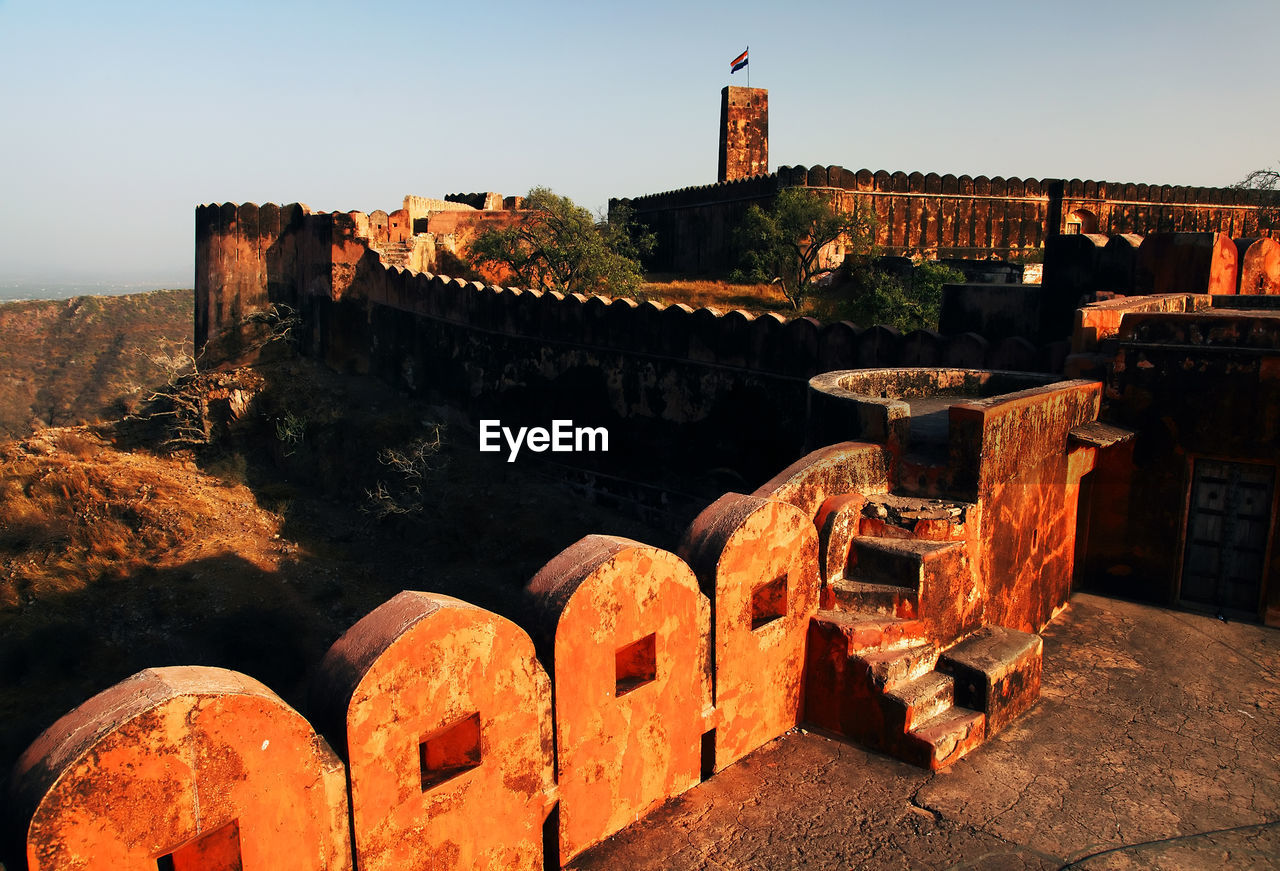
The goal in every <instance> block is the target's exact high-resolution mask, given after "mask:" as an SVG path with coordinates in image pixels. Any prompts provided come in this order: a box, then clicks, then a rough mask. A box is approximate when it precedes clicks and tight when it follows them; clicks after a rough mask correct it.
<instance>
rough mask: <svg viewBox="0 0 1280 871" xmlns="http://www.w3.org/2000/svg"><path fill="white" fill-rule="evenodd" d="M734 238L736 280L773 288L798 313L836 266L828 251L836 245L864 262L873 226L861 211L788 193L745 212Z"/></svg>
mask: <svg viewBox="0 0 1280 871" xmlns="http://www.w3.org/2000/svg"><path fill="white" fill-rule="evenodd" d="M734 238H735V241H736V243H737V247H738V251H739V269H738V271H737V272H736V273H735V278H736V279H738V280H741V281H770V282H773V283H775V284H778V285H780V286H781V289H782V294H783V296H785V297H786V298H787V301H788V302H790V303H791V307H792V308H795V309H799V308H800V304H801V303H802V302H804V301H805V299H807V298H808V297H809V296H810V295H811V294H812V293H813V289H814V286H815V282H816V281H817V280H818V279H820V278H822V277H823V276H825V275H830V274H831V273H832V272H834V271H835V270H836V268H838V267H839V265H840V258H839V257H838V256H834V257H833V256H831V254H832V252H831V251H830V249H828V246H830V245H833V244H839V245H841V246H842V247H843V248H844V251H845V256H846V257H848V256H849V255H850V254H852V255H854V256H856V257H860V258H863V259H865V258H866V257H867V256H869V255H870V253H871V251H872V249H873V247H874V239H875V221H874V218H873V216H872V214H871V213H870V212H869V211H868V210H866V209H857V210H855V211H853V212H841V211H839V210H837V209H836V208H835V207H833V206H832V204H831V201H830V200H829V199H828V198H827V197H824V196H822V195H821V194H818V193H817V192H814V191H808V190H805V189H804V188H787V189H785V190H783V191H782V192H781V193H779V194H778V195H777V196H776V197H774V200H773V205H772V206H770V207H769V208H768V209H762V208H760V206H758V205H752V206H751V208H749V209H747V215H746V218H745V219H744V220H743V222H742V224H741V226H739V227H738V229H737V231H736V232H735V236H734ZM823 249H828V250H826V251H824V250H823Z"/></svg>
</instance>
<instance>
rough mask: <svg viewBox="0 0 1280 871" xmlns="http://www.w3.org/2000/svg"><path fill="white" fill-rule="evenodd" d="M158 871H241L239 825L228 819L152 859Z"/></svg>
mask: <svg viewBox="0 0 1280 871" xmlns="http://www.w3.org/2000/svg"><path fill="white" fill-rule="evenodd" d="M156 868H157V869H158V871H243V868H244V866H243V864H242V863H241V861H240V824H239V823H238V822H237V821H236V820H232V821H231V822H229V823H227V824H226V825H225V826H219V827H218V828H216V829H214V830H213V831H211V832H205V833H204V834H203V835H201V836H200V837H198V838H196V839H195V840H194V841H188V842H187V843H185V844H183V845H182V846H181V847H179V848H178V849H176V850H174V851H172V852H170V853H166V854H165V855H163V856H160V857H159V858H157V859H156Z"/></svg>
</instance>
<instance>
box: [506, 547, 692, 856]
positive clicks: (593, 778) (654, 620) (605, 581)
mask: <svg viewBox="0 0 1280 871" xmlns="http://www.w3.org/2000/svg"><path fill="white" fill-rule="evenodd" d="M529 592H530V594H531V595H533V596H534V597H535V599H536V600H537V601H538V602H539V605H540V608H541V614H542V616H541V618H540V620H541V624H542V635H543V638H544V639H545V640H547V641H550V645H551V650H550V651H549V652H548V653H547V654H546V656H549V657H550V658H551V659H552V661H553V662H554V669H553V672H552V674H553V678H554V681H555V726H556V765H557V774H558V780H559V784H560V859H561V861H562V862H567V861H569V860H570V859H571V858H573V857H574V856H576V855H577V854H578V853H580V852H582V851H583V850H584V849H586V848H587V847H589V846H591V845H592V844H595V843H597V842H599V841H601V840H603V839H605V838H607V837H608V836H609V835H612V834H613V833H614V832H617V831H619V830H621V829H622V828H623V827H624V826H626V825H628V824H629V823H631V822H634V821H635V820H637V819H639V818H640V817H642V816H644V815H645V814H647V813H648V812H649V811H651V810H653V808H655V807H656V806H658V805H659V804H661V803H662V802H664V801H666V800H667V799H668V798H670V797H672V796H675V795H679V794H680V793H682V792H684V791H685V790H686V789H689V788H690V787H692V786H694V785H695V784H697V783H698V781H699V775H700V771H701V739H702V733H703V731H704V723H705V720H706V719H707V717H708V716H709V714H710V701H711V700H710V685H709V675H708V669H709V665H710V663H709V662H708V652H709V651H708V647H707V644H708V631H709V626H708V623H709V620H710V606H709V604H708V602H707V600H706V599H705V598H704V597H703V596H702V593H701V592H700V591H699V589H698V581H697V578H695V577H694V575H693V572H692V571H690V569H689V567H688V566H687V565H685V563H684V562H683V561H682V560H680V559H679V558H678V557H676V556H675V555H674V554H670V553H667V552H666V551H663V550H659V549H658V548H654V547H649V546H648V545H643V544H640V543H638V542H634V541H630V540H628V539H624V538H616V537H612V536H603V535H590V536H587V537H586V538H584V539H582V540H581V541H579V542H578V543H577V544H575V545H573V546H571V547H569V548H568V549H566V550H565V551H563V552H562V553H561V554H560V555H559V556H557V557H556V558H555V559H553V560H552V561H551V562H549V563H547V564H546V565H545V566H544V567H543V568H542V570H541V571H539V572H538V574H537V575H536V576H535V577H534V578H533V580H532V581H530V582H529Z"/></svg>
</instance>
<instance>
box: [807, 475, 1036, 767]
mask: <svg viewBox="0 0 1280 871" xmlns="http://www.w3.org/2000/svg"><path fill="white" fill-rule="evenodd" d="M975 513H976V506H973V505H969V504H966V503H962V502H954V501H946V500H941V499H931V498H920V497H907V496H900V495H893V494H888V495H864V496H860V497H858V498H854V499H851V498H849V497H848V496H843V497H836V499H835V500H832V501H831V504H829V505H824V506H823V508H822V510H820V511H819V514H818V525H819V529H820V531H821V538H822V546H823V565H824V568H825V571H826V575H827V577H826V579H825V583H824V586H823V594H822V602H821V608H820V610H819V611H818V614H817V615H816V616H815V617H814V619H813V620H812V622H811V623H810V626H809V653H808V656H809V661H808V668H807V669H806V673H807V678H806V686H805V713H806V719H807V720H808V721H809V722H810V723H812V724H813V725H815V726H818V727H819V728H822V729H825V730H829V731H832V732H837V733H839V734H841V735H844V736H846V737H849V738H851V739H853V740H855V741H857V742H859V743H861V744H864V745H866V746H868V747H871V748H873V749H875V750H879V751H881V752H884V753H887V754H889V755H892V756H895V757H897V758H899V759H902V760H904V761H906V762H910V763H912V764H915V765H919V766H921V767H925V768H930V769H934V770H937V769H939V768H943V767H946V766H948V765H950V764H951V763H953V762H955V761H957V760H958V759H960V758H961V757H963V756H964V755H965V754H966V753H968V752H969V751H970V750H972V749H974V748H975V747H977V746H978V745H980V744H981V743H982V742H983V741H984V740H985V739H986V738H987V737H989V736H990V735H993V734H995V732H996V731H997V730H998V729H999V728H1000V727H1002V726H1003V725H1004V724H1006V723H1007V722H1009V720H1011V719H1012V718H1013V717H1014V716H1016V715H1017V714H1018V713H1021V711H1023V710H1025V709H1026V708H1027V707H1029V706H1030V705H1031V703H1032V702H1034V701H1035V699H1036V697H1038V695H1039V688H1040V680H1039V679H1040V656H1041V649H1042V646H1041V641H1040V638H1039V636H1037V635H1033V634H1030V633H1025V632H1016V631H1013V630H1008V629H1002V628H999V627H985V628H984V627H980V626H979V625H977V624H976V623H975V622H974V619H975V618H973V617H971V616H968V615H967V614H966V611H965V609H964V608H963V607H962V605H963V599H964V596H965V594H966V591H967V590H968V589H969V588H970V586H971V584H970V578H971V575H970V566H969V560H970V557H969V541H968V539H969V536H970V533H971V531H972V527H973V526H974V524H976V522H977V521H976V517H975ZM958 602H959V603H960V604H959V605H957V603H958Z"/></svg>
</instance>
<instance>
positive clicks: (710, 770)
mask: <svg viewBox="0 0 1280 871" xmlns="http://www.w3.org/2000/svg"><path fill="white" fill-rule="evenodd" d="M715 773H716V730H715V729H712V730H710V731H708V732H703V733H702V771H701V777H702V779H703V780H706V779H707V778H709V777H711V775H713V774H715Z"/></svg>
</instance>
